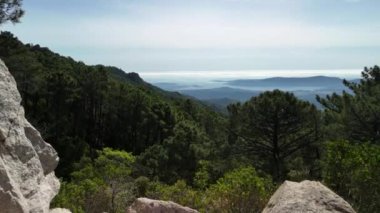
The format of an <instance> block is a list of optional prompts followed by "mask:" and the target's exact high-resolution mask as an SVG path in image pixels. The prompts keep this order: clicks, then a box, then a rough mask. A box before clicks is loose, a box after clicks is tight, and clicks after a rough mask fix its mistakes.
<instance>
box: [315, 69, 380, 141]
mask: <svg viewBox="0 0 380 213" xmlns="http://www.w3.org/2000/svg"><path fill="white" fill-rule="evenodd" d="M343 83H344V84H345V85H346V86H347V88H348V89H349V90H350V93H348V92H343V94H342V95H339V94H335V93H334V94H332V95H330V96H327V97H326V98H321V97H317V100H318V101H319V102H320V103H321V104H322V105H323V106H324V107H325V108H326V109H325V118H326V122H327V128H326V129H327V132H328V133H329V137H330V138H331V139H347V140H350V141H354V142H363V141H364V142H366V141H370V142H373V143H380V105H379V103H380V68H379V67H378V66H374V67H373V68H369V69H368V68H365V69H364V71H363V72H362V79H361V80H360V82H358V83H356V82H350V81H346V80H345V81H344V82H343ZM329 130H330V131H329Z"/></svg>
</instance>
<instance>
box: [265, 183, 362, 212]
mask: <svg viewBox="0 0 380 213" xmlns="http://www.w3.org/2000/svg"><path fill="white" fill-rule="evenodd" d="M301 212H308V213H323V212H326V213H328V212H330V213H355V211H354V209H353V208H352V207H351V206H350V204H348V203H347V202H346V201H345V200H343V198H341V197H339V196H338V195H337V194H335V193H334V192H333V191H331V190H330V189H329V188H327V187H326V186H324V185H323V184H321V183H320V182H315V181H307V180H306V181H302V182H300V183H296V182H291V181H285V182H284V183H283V184H282V185H281V186H280V188H278V189H277V191H276V192H275V193H274V195H273V196H272V197H271V199H270V200H269V202H268V204H267V206H266V207H265V209H264V211H263V213H301Z"/></svg>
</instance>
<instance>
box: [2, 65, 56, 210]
mask: <svg viewBox="0 0 380 213" xmlns="http://www.w3.org/2000/svg"><path fill="white" fill-rule="evenodd" d="M20 103H21V96H20V94H19V92H18V90H17V86H16V81H15V80H14V78H13V77H12V75H11V74H10V73H9V71H8V69H7V67H6V66H5V65H4V63H3V62H2V61H1V60H0V211H1V212H2V213H19V212H20V213H21V212H28V213H40V212H41V213H45V212H46V213H48V212H49V205H50V201H51V200H52V199H53V197H54V196H55V195H56V194H57V193H58V191H59V187H60V184H59V181H58V179H57V178H56V176H55V175H54V169H55V168H56V166H57V164H58V160H59V158H58V155H57V153H56V151H55V150H54V149H53V147H52V146H51V145H50V144H48V143H46V142H45V141H44V140H43V139H42V138H41V135H40V133H39V132H38V131H37V130H36V129H35V128H34V127H33V126H32V125H31V124H30V123H29V122H28V121H27V120H26V118H25V116H24V109H23V107H22V106H21V104H20Z"/></svg>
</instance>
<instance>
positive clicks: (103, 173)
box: [53, 148, 136, 213]
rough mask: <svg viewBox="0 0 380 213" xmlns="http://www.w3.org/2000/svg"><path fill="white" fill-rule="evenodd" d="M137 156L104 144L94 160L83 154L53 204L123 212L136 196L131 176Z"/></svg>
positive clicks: (73, 209) (87, 210) (73, 208)
mask: <svg viewBox="0 0 380 213" xmlns="http://www.w3.org/2000/svg"><path fill="white" fill-rule="evenodd" d="M134 161H135V157H134V156H133V155H131V154H130V153H127V152H123V151H118V150H112V149H110V148H105V149H103V150H102V151H100V152H99V153H98V157H97V158H96V159H95V161H94V162H92V161H91V160H90V159H88V158H82V160H81V162H80V163H79V164H78V165H77V167H78V170H77V171H75V172H73V173H72V174H71V176H72V181H71V182H70V183H66V182H63V184H62V188H61V191H60V193H59V194H58V196H57V197H56V198H55V199H54V202H53V206H56V207H64V208H68V209H70V210H71V211H73V212H78V213H79V212H112V213H116V212H124V210H125V209H126V207H127V205H128V204H130V203H131V202H132V201H133V199H134V198H135V194H136V192H135V187H134V182H133V179H132V178H131V177H130V175H131V172H132V164H133V163H134Z"/></svg>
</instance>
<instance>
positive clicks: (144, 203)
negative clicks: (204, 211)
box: [127, 198, 198, 213]
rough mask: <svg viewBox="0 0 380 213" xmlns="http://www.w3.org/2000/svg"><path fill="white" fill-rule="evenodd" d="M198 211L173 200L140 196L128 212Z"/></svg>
mask: <svg viewBox="0 0 380 213" xmlns="http://www.w3.org/2000/svg"><path fill="white" fill-rule="evenodd" d="M161 212H165V213H198V211H196V210H194V209H191V208H188V207H183V206H181V205H179V204H176V203H174V202H171V201H161V200H151V199H148V198H138V199H136V200H135V202H134V203H133V204H132V205H131V206H130V207H129V208H128V209H127V213H161Z"/></svg>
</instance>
